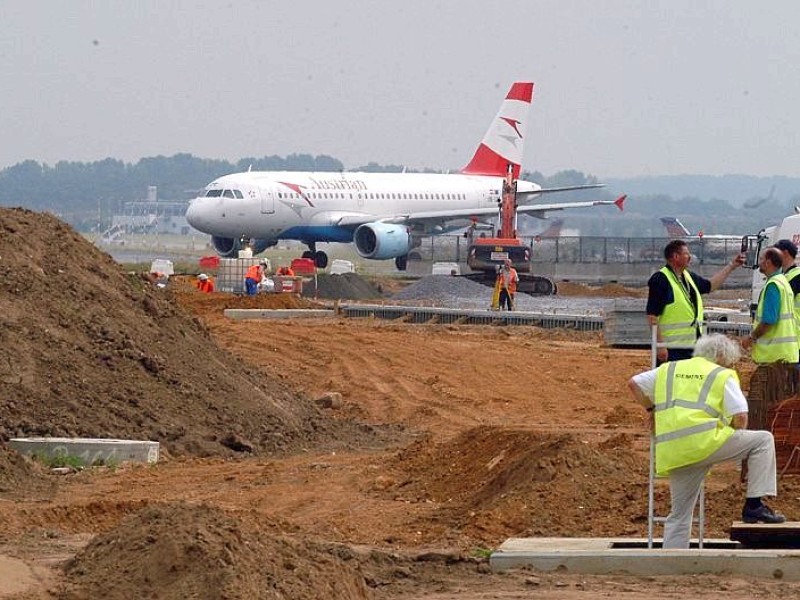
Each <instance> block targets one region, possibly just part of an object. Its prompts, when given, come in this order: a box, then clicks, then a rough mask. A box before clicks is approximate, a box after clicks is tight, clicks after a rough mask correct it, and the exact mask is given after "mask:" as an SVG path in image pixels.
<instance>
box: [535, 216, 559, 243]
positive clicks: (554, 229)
mask: <svg viewBox="0 0 800 600" xmlns="http://www.w3.org/2000/svg"><path fill="white" fill-rule="evenodd" d="M563 226H564V219H555V220H554V221H551V222H550V226H549V227H548V228H547V229H545V230H544V231H542V232H541V233H540V234H539V237H540V238H548V239H550V238H557V237H561V228H562V227H563Z"/></svg>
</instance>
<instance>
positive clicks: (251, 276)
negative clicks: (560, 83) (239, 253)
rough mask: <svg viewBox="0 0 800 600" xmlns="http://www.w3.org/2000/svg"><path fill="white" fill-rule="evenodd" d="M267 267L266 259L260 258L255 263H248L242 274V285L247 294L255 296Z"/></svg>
mask: <svg viewBox="0 0 800 600" xmlns="http://www.w3.org/2000/svg"><path fill="white" fill-rule="evenodd" d="M266 269H267V261H266V260H262V261H261V262H260V263H258V264H257V265H250V266H249V267H248V268H247V272H246V273H245V274H244V287H245V289H246V290H247V295H248V296H255V295H256V294H257V293H258V284H259V283H261V280H262V279H263V277H264V273H265V272H266Z"/></svg>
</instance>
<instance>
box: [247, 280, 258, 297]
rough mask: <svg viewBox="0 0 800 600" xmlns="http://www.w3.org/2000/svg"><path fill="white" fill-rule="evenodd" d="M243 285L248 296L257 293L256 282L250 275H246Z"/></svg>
mask: <svg viewBox="0 0 800 600" xmlns="http://www.w3.org/2000/svg"><path fill="white" fill-rule="evenodd" d="M244 287H245V289H246V290H247V295H248V296H255V295H256V294H258V282H257V281H256V280H255V279H253V278H252V277H248V278H246V279H245V280H244Z"/></svg>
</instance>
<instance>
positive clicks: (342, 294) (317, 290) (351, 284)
mask: <svg viewBox="0 0 800 600" xmlns="http://www.w3.org/2000/svg"><path fill="white" fill-rule="evenodd" d="M303 296H305V297H306V298H325V299H336V298H344V299H347V300H373V299H376V298H380V297H381V293H380V291H379V290H378V289H377V288H375V287H374V286H373V285H372V284H371V283H369V282H368V281H367V280H366V279H364V278H363V277H361V276H360V275H357V274H356V273H342V274H336V275H329V274H327V273H320V274H319V275H317V283H316V287H315V285H314V279H313V278H310V279H305V280H304V281H303Z"/></svg>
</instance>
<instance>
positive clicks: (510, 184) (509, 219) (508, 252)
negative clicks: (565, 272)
mask: <svg viewBox="0 0 800 600" xmlns="http://www.w3.org/2000/svg"><path fill="white" fill-rule="evenodd" d="M499 210H500V214H499V219H498V224H499V227H500V228H499V229H498V231H497V236H496V237H475V235H474V232H475V229H474V228H473V229H472V230H471V231H470V232H469V235H468V238H469V239H470V241H469V245H468V247H467V265H468V266H469V268H470V269H472V270H473V271H476V273H472V274H469V275H467V277H469V278H470V279H473V280H475V281H480V282H481V283H484V284H486V285H494V283H495V280H496V279H497V271H498V269H499V268H500V266H501V265H502V264H503V262H504V261H505V259H507V258H508V259H511V264H512V265H513V266H514V268H515V269H516V270H517V274H518V275H519V283H518V284H517V290H518V291H519V292H523V293H525V294H532V295H537V296H548V295H551V294H555V293H556V291H557V289H556V284H555V283H554V282H553V281H552V280H551V279H549V278H547V277H543V276H541V275H534V274H533V273H532V270H533V269H532V268H531V248H530V246H526V245H525V244H524V243H523V242H522V240H521V239H520V238H519V237H518V236H517V181H516V179H515V178H514V172H513V168H512V166H511V165H510V164H509V165H508V171H507V173H506V177H505V180H504V181H503V196H502V199H501V201H500V206H499Z"/></svg>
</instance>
